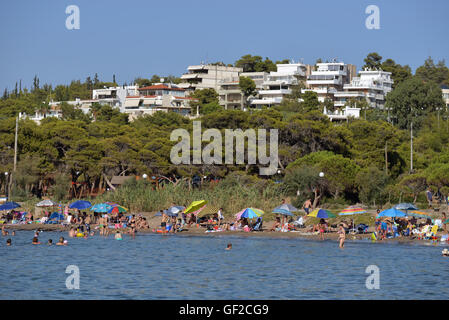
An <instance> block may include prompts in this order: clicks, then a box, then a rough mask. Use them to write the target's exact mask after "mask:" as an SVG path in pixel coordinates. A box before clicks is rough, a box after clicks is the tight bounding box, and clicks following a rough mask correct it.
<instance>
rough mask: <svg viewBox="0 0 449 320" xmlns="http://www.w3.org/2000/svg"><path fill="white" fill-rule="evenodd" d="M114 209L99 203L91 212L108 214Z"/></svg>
mask: <svg viewBox="0 0 449 320" xmlns="http://www.w3.org/2000/svg"><path fill="white" fill-rule="evenodd" d="M112 208H113V207H112V206H111V205H109V204H106V203H99V204H96V205H94V206H93V207H92V208H90V211H93V212H101V213H107V212H109V210H111V209H112Z"/></svg>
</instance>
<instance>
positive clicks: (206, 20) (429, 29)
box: [0, 0, 449, 91]
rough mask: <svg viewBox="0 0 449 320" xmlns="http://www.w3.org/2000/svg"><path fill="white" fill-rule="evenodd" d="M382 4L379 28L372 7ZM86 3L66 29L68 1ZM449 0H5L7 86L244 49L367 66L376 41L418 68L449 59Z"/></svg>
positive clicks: (0, 8) (147, 70)
mask: <svg viewBox="0 0 449 320" xmlns="http://www.w3.org/2000/svg"><path fill="white" fill-rule="evenodd" d="M371 4H374V5H377V6H378V7H379V9H380V30H368V29H366V27H365V19H366V18H367V16H368V15H367V14H365V8H366V7H367V6H368V5H371ZM69 5H77V6H78V7H79V9H80V29H79V30H67V29H66V27H65V21H66V18H67V16H68V15H67V14H66V13H65V9H66V7H67V6H69ZM448 14H449V1H447V0H419V1H417V0H388V1H384V0H370V1H365V0H342V1H335V0H320V1H318V0H314V1H311V0H308V1H302V0H292V1H290V0H277V1H273V0H270V1H267V0H257V1H254V0H226V1H216V0H189V1H178V0H171V1H163V0H158V1H152V0H146V1H144V0H127V1H116V0H109V1H103V0H70V1H65V0H39V1H36V0H29V1H23V0H14V1H13V0H8V1H1V4H0V39H1V43H2V46H1V50H0V90H1V91H3V88H5V87H8V89H12V88H13V87H14V84H15V82H16V81H19V80H20V79H22V83H23V86H26V87H30V86H31V84H32V79H33V77H34V75H35V74H37V75H38V76H39V78H40V83H41V84H43V83H52V84H61V83H63V84H68V83H70V81H71V80H73V79H81V80H83V81H84V79H85V78H86V77H87V76H93V75H94V74H95V73H96V72H97V73H98V75H99V78H100V79H101V80H104V81H112V75H113V74H115V75H116V79H117V82H119V83H123V82H125V81H126V82H128V83H130V82H131V81H132V80H133V79H134V78H135V77H138V76H142V77H148V78H149V77H151V75H153V74H158V75H165V76H166V75H169V74H172V75H176V76H180V75H181V74H182V73H184V72H185V71H186V68H187V66H188V65H192V64H199V63H200V62H201V61H208V62H215V61H223V62H225V63H233V62H234V61H235V60H237V59H238V58H239V57H241V56H242V55H244V54H248V53H251V54H253V55H261V56H263V57H269V58H271V59H272V60H278V59H284V58H288V59H295V60H299V59H301V58H303V59H304V63H309V64H313V63H314V62H315V61H316V59H317V58H320V57H321V58H322V59H324V60H326V59H331V58H334V57H337V58H339V59H340V60H342V61H344V62H346V63H352V64H355V65H357V68H358V69H359V68H360V67H361V66H362V64H363V59H364V58H365V57H366V55H367V54H368V53H369V52H373V51H376V52H378V53H379V54H380V55H381V56H383V57H384V59H385V58H392V59H394V60H395V61H396V62H397V63H401V64H408V65H410V66H411V67H412V69H413V70H415V69H416V68H417V67H418V66H420V65H422V64H423V62H424V60H425V59H426V58H427V57H428V56H432V57H433V58H434V60H435V61H437V60H440V59H445V60H446V61H447V63H446V64H448V62H449V41H448V39H449V19H447V16H448Z"/></svg>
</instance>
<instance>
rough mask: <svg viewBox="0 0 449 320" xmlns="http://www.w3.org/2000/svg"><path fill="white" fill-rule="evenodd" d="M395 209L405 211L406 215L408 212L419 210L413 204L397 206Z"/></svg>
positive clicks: (404, 203)
mask: <svg viewBox="0 0 449 320" xmlns="http://www.w3.org/2000/svg"><path fill="white" fill-rule="evenodd" d="M393 208H395V209H397V210H405V213H407V211H408V210H418V208H417V207H415V205H414V204H412V203H406V202H403V203H399V204H397V205H395V206H394V207H393Z"/></svg>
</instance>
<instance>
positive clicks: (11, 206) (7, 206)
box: [0, 201, 20, 210]
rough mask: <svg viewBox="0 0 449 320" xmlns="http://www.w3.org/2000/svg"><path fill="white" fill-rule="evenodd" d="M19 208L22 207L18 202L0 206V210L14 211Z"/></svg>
mask: <svg viewBox="0 0 449 320" xmlns="http://www.w3.org/2000/svg"><path fill="white" fill-rule="evenodd" d="M19 207H20V204H18V203H17V202H13V201H11V202H5V203H4V204H2V205H1V206H0V210H12V209H15V208H19Z"/></svg>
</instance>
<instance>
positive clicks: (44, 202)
mask: <svg viewBox="0 0 449 320" xmlns="http://www.w3.org/2000/svg"><path fill="white" fill-rule="evenodd" d="M57 205H58V204H57V203H56V202H53V201H51V200H42V201H41V202H39V203H38V204H36V207H55V206H57Z"/></svg>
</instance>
